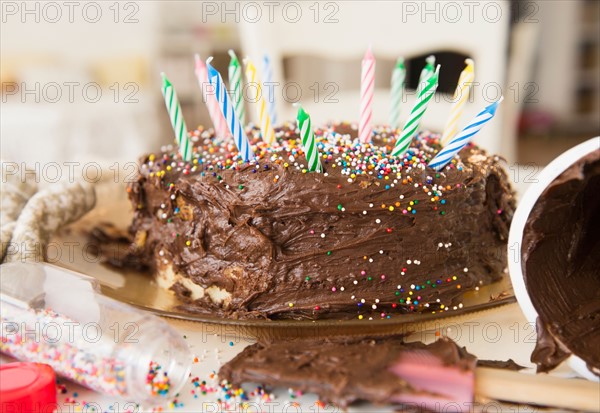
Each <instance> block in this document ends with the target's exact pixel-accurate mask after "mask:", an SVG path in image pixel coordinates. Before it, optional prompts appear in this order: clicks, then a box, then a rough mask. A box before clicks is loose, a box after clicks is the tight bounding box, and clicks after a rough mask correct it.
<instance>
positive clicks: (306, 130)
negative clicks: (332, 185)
mask: <svg viewBox="0 0 600 413" xmlns="http://www.w3.org/2000/svg"><path fill="white" fill-rule="evenodd" d="M297 120H298V129H300V137H301V138H302V149H303V150H304V153H305V155H306V161H307V162H308V168H307V169H308V170H309V171H311V172H322V171H323V167H322V166H321V155H320V154H319V149H318V148H317V143H316V141H315V133H314V131H313V128H312V124H311V121H310V116H309V115H308V113H306V112H305V111H304V109H303V108H302V106H299V105H298V116H297Z"/></svg>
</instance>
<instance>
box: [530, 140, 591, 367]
mask: <svg viewBox="0 0 600 413" xmlns="http://www.w3.org/2000/svg"><path fill="white" fill-rule="evenodd" d="M521 253H522V270H523V277H524V281H525V286H526V288H527V292H528V295H529V297H530V299H531V302H532V304H533V306H534V307H535V309H536V311H537V313H538V327H537V332H538V343H537V346H536V349H535V351H534V352H533V354H532V361H533V362H534V363H536V364H537V365H538V371H549V370H551V369H552V368H554V367H556V366H557V365H558V364H559V363H560V362H561V361H563V360H564V359H565V358H567V357H568V356H569V355H570V354H575V355H577V356H578V357H579V358H581V359H582V360H583V361H584V362H585V363H587V365H588V368H589V369H590V370H591V371H592V372H594V373H595V374H596V375H600V350H599V349H600V150H596V151H593V152H592V153H590V154H588V155H586V156H584V157H583V158H581V159H579V160H578V161H577V162H575V163H574V164H573V165H571V166H570V167H569V168H568V169H567V170H565V171H564V172H563V173H562V174H561V175H559V176H558V178H556V179H555V180H554V181H553V182H552V183H551V184H550V185H549V186H548V187H547V188H546V189H545V190H544V192H543V193H542V195H541V196H540V197H539V199H538V200H537V202H536V204H535V205H534V207H533V209H532V210H531V213H530V215H529V218H528V220H527V223H526V225H525V229H524V235H523V245H522V247H521Z"/></svg>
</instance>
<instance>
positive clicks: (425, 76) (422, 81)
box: [417, 55, 435, 96]
mask: <svg viewBox="0 0 600 413" xmlns="http://www.w3.org/2000/svg"><path fill="white" fill-rule="evenodd" d="M434 72H435V56H434V55H431V56H427V59H425V66H424V67H423V69H422V70H421V74H420V75H419V84H418V85H417V96H419V93H421V89H423V88H424V87H425V86H426V85H427V81H428V80H429V78H430V77H431V76H433V73H434Z"/></svg>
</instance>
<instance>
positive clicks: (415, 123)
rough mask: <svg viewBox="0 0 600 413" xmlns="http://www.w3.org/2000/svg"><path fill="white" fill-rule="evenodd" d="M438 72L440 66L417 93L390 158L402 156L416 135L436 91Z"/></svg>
mask: <svg viewBox="0 0 600 413" xmlns="http://www.w3.org/2000/svg"><path fill="white" fill-rule="evenodd" d="M439 72H440V66H439V65H438V67H437V69H436V71H435V72H434V73H433V76H431V77H430V78H429V79H427V83H426V84H425V87H424V88H423V89H422V90H421V91H420V92H419V96H417V100H416V102H415V105H414V106H413V108H412V110H411V111H410V115H409V116H408V119H407V120H406V123H405V124H404V128H403V129H402V132H401V133H400V137H399V138H398V140H397V141H396V146H395V147H394V149H393V150H392V156H401V155H404V153H405V152H406V151H407V149H408V148H409V146H410V143H411V142H412V140H413V138H414V136H415V135H416V134H417V132H418V129H419V124H420V123H421V118H423V115H424V114H425V111H426V110H427V104H428V103H429V101H430V100H431V98H432V97H433V95H434V94H435V91H436V89H437V86H438V76H439Z"/></svg>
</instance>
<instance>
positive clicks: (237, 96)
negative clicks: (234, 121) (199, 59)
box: [228, 49, 246, 125]
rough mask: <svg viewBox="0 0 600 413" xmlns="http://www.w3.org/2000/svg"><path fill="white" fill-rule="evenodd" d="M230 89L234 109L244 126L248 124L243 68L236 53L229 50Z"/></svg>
mask: <svg viewBox="0 0 600 413" xmlns="http://www.w3.org/2000/svg"><path fill="white" fill-rule="evenodd" d="M229 56H231V60H230V61H229V67H228V70H229V89H230V93H231V99H232V100H233V109H234V110H235V113H236V114H237V115H238V117H239V118H240V122H242V125H245V124H246V108H245V107H244V99H243V95H242V88H243V86H242V66H241V65H240V61H239V60H238V58H237V56H236V55H235V52H234V51H233V50H231V49H229Z"/></svg>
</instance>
